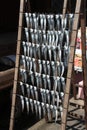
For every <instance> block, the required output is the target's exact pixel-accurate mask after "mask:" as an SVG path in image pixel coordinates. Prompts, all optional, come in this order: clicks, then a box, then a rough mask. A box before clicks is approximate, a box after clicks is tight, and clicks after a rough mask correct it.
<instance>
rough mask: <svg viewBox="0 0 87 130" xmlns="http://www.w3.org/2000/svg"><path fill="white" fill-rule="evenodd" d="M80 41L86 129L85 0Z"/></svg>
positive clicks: (82, 9) (83, 2) (84, 0)
mask: <svg viewBox="0 0 87 130" xmlns="http://www.w3.org/2000/svg"><path fill="white" fill-rule="evenodd" d="M81 42H82V68H83V90H84V105H85V124H86V130H87V62H86V0H83V1H82V8H81Z"/></svg>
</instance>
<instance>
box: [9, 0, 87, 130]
mask: <svg viewBox="0 0 87 130" xmlns="http://www.w3.org/2000/svg"><path fill="white" fill-rule="evenodd" d="M85 5H86V4H85V0H84V2H83V1H82V0H77V2H76V9H75V13H74V21H73V28H72V33H71V40H70V42H71V44H70V57H69V63H68V72H67V77H66V87H65V92H64V95H65V96H64V101H63V116H62V121H61V129H62V130H65V129H66V123H67V115H68V106H69V95H70V88H71V79H72V72H73V65H74V64H73V61H74V54H75V46H76V37H77V30H78V25H79V19H80V18H79V17H80V15H81V27H82V43H83V44H82V55H83V56H82V59H83V75H84V92H85V93H84V94H85V97H86V98H85V113H86V114H87V110H86V109H87V101H86V100H87V90H86V89H87V73H86V70H87V69H86V60H85V59H86V58H85V56H86V55H85V50H86V48H85V43H86V42H85V41H86V40H85V13H84V12H83V10H85ZM24 7H25V0H21V2H20V12H19V27H18V40H17V52H16V64H15V75H14V87H13V97H12V108H11V117H10V127H9V130H13V129H14V120H15V106H16V93H17V81H18V76H19V70H18V69H19V65H20V53H21V40H22V26H23V13H24ZM66 8H67V0H64V6H63V15H65V13H66ZM81 8H82V10H81ZM86 114H85V116H86ZM86 130H87V116H86Z"/></svg>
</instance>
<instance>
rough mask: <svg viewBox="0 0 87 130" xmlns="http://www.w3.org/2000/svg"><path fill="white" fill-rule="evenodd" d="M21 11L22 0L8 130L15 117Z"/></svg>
mask: <svg viewBox="0 0 87 130" xmlns="http://www.w3.org/2000/svg"><path fill="white" fill-rule="evenodd" d="M23 11H24V0H20V12H19V27H18V39H17V51H16V62H15V74H14V86H13V95H12V107H11V117H10V126H9V130H13V128H14V120H15V119H14V118H15V105H16V92H17V80H18V68H19V63H20V62H19V58H20V56H19V54H20V46H21V37H22V24H23Z"/></svg>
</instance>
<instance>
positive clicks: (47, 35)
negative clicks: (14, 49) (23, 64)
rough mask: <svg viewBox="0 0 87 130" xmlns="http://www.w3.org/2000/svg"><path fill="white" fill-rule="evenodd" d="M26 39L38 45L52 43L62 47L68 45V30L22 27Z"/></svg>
mask: <svg viewBox="0 0 87 130" xmlns="http://www.w3.org/2000/svg"><path fill="white" fill-rule="evenodd" d="M24 32H25V36H26V41H27V42H32V43H35V44H39V45H42V44H44V45H52V46H53V45H54V46H58V45H59V44H60V45H61V47H63V46H64V45H65V43H66V45H67V46H68V45H69V37H70V31H69V30H62V31H56V30H55V29H54V30H39V29H32V28H30V29H29V28H24Z"/></svg>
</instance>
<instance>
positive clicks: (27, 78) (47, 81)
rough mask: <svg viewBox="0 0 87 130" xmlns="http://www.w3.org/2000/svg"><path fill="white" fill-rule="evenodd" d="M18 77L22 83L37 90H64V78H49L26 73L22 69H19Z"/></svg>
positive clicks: (43, 75)
mask: <svg viewBox="0 0 87 130" xmlns="http://www.w3.org/2000/svg"><path fill="white" fill-rule="evenodd" d="M20 77H21V81H22V82H23V83H27V84H30V85H33V86H37V88H41V87H42V88H44V89H49V90H53V89H54V90H56V91H59V92H61V91H63V92H64V89H65V78H64V77H59V76H49V75H45V74H40V73H37V72H36V73H34V72H32V71H31V72H30V73H29V72H27V71H26V70H24V69H20Z"/></svg>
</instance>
